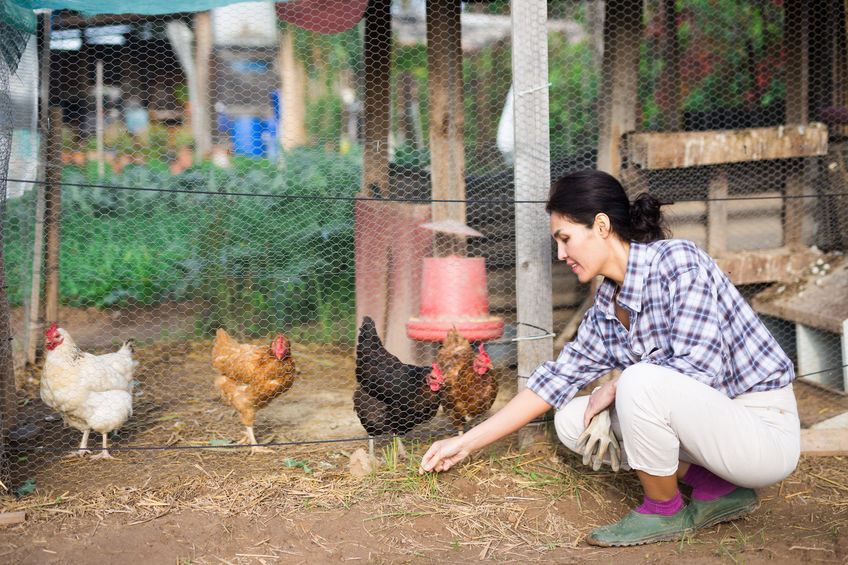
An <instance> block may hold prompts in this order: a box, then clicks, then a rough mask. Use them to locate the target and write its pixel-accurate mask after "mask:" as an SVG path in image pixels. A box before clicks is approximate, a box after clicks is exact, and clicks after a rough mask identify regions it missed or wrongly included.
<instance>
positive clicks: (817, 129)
mask: <svg viewBox="0 0 848 565" xmlns="http://www.w3.org/2000/svg"><path fill="white" fill-rule="evenodd" d="M827 148H828V144H827V126H826V125H824V124H821V123H818V122H813V123H810V124H803V125H784V126H774V127H765V128H751V129H729V130H711V131H681V132H668V133H630V134H628V135H627V158H628V161H629V162H630V163H631V164H633V165H636V166H638V167H640V168H642V169H671V168H678V167H697V166H703V165H718V164H722V163H740V162H743V161H761V160H766V159H791V158H795V157H812V156H816V155H825V154H827Z"/></svg>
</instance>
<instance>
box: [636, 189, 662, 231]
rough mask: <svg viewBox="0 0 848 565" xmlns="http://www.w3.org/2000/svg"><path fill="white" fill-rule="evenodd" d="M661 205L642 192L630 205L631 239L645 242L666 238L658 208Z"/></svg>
mask: <svg viewBox="0 0 848 565" xmlns="http://www.w3.org/2000/svg"><path fill="white" fill-rule="evenodd" d="M662 205H663V203H662V202H660V201H659V200H658V199H657V198H656V197H655V196H653V195H652V194H649V193H647V192H643V193H641V194H639V195H638V196H636V198H635V199H634V200H633V202H631V203H630V222H631V224H632V226H633V239H634V240H636V241H641V242H646V241H655V240H657V239H666V238H668V229H667V228H666V226H665V222H664V221H663V217H662V211H661V210H660V207H661V206H662Z"/></svg>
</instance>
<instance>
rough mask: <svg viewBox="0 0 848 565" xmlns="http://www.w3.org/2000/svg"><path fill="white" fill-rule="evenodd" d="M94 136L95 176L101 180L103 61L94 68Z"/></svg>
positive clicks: (99, 61)
mask: <svg viewBox="0 0 848 565" xmlns="http://www.w3.org/2000/svg"><path fill="white" fill-rule="evenodd" d="M94 69H95V70H94V108H95V110H94V115H95V119H94V123H95V126H94V136H95V139H96V140H97V176H98V177H100V178H103V173H104V167H103V61H101V60H99V59H98V61H97V62H96V63H95V66H94Z"/></svg>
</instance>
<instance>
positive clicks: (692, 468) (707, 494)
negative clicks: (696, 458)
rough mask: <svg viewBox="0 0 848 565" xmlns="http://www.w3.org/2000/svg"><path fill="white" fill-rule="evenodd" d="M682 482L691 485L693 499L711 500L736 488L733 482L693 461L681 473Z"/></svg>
mask: <svg viewBox="0 0 848 565" xmlns="http://www.w3.org/2000/svg"><path fill="white" fill-rule="evenodd" d="M683 482H684V483H686V484H687V485H692V498H694V499H695V500H713V499H716V498H718V497H720V496H724V495H725V494H728V493H731V492H733V491H734V490H736V488H737V487H736V485H734V484H733V483H731V482H728V481H725V480H724V479H722V478H721V477H719V476H718V475H716V474H714V473H713V472H712V471H709V470H707V469H704V468H703V467H701V466H699V465H695V464H694V463H693V464H692V465H689V469H688V470H687V471H686V474H685V475H683Z"/></svg>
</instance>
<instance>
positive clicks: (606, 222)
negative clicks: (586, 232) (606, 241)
mask: <svg viewBox="0 0 848 565" xmlns="http://www.w3.org/2000/svg"><path fill="white" fill-rule="evenodd" d="M593 228H594V229H595V231H596V233H597V234H598V235H599V236H601V237H607V236H608V235H609V234H610V219H609V216H607V215H606V214H604V213H603V212H601V213H599V214H596V215H595V225H594V226H593Z"/></svg>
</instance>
